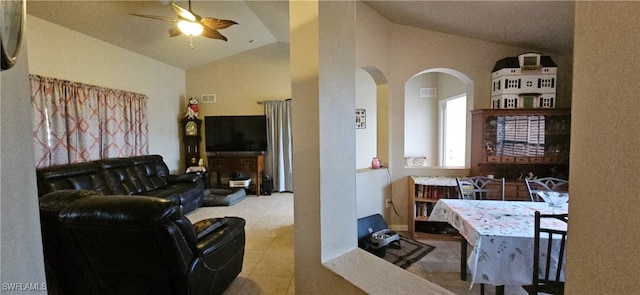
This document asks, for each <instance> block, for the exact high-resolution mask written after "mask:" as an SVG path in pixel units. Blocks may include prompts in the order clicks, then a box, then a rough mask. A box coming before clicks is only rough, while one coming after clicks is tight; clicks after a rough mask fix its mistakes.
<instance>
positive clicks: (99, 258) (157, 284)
mask: <svg viewBox="0 0 640 295" xmlns="http://www.w3.org/2000/svg"><path fill="white" fill-rule="evenodd" d="M59 221H60V222H61V224H62V225H63V226H64V227H65V228H66V230H67V232H68V235H69V237H70V238H71V240H72V241H73V243H74V249H77V251H76V253H73V254H71V255H73V256H75V257H74V259H80V260H82V262H83V263H80V264H78V267H82V268H84V269H83V270H82V272H83V273H85V274H86V275H85V277H86V278H88V279H89V280H92V282H91V285H92V286H93V287H94V288H95V293H96V294H221V293H223V292H224V290H225V289H226V288H227V287H228V286H229V284H231V282H232V281H233V280H234V279H235V278H236V277H237V276H238V274H239V273H240V271H241V270H242V262H243V258H244V245H245V231H244V226H245V220H244V219H242V218H239V217H224V218H212V219H208V220H203V221H199V222H197V223H196V224H192V223H191V222H190V221H189V220H188V219H187V218H186V217H184V216H183V215H182V213H181V210H180V208H179V206H177V205H176V204H175V203H174V202H171V201H168V200H165V199H161V198H155V197H143V198H132V197H130V196H120V195H108V196H100V195H95V196H86V197H84V198H82V199H79V200H76V201H74V202H71V203H70V204H69V205H68V206H66V207H65V208H64V209H63V210H62V211H61V212H60V214H59ZM210 225H213V226H210ZM209 231H210V232H209ZM207 232H208V233H207ZM205 233H206V234H205ZM198 236H201V237H198Z"/></svg>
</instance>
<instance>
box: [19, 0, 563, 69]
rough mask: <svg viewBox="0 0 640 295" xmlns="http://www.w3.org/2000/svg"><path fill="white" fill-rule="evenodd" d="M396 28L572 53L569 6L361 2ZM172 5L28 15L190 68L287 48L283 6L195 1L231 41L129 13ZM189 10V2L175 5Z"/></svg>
mask: <svg viewBox="0 0 640 295" xmlns="http://www.w3.org/2000/svg"><path fill="white" fill-rule="evenodd" d="M364 2H365V3H366V4H367V5H369V6H370V7H371V8H373V9H374V10H376V11H377V12H378V13H380V14H381V15H382V16H384V17H385V18H387V19H388V20H390V21H391V22H393V23H397V24H401V25H407V26H414V27H419V28H425V29H429V30H434V31H440V32H444V33H450V34H455V35H460V36H465V37H471V38H476V39H482V40H487V41H492V42H497V43H502V44H507V45H513V46H518V47H524V48H529V49H532V50H538V51H540V52H546V53H552V54H570V53H572V50H573V47H572V44H573V2H571V1H364ZM169 3H170V2H169V1H167V0H158V1H77V0H76V1H32V0H27V12H28V13H29V14H31V15H34V16H37V17H39V18H42V19H44V20H47V21H49V22H52V23H56V24H58V25H61V26H63V27H67V28H69V29H71V30H74V31H78V32H81V33H83V34H86V35H89V36H92V37H94V38H97V39H101V40H104V41H106V42H109V43H112V44H115V45H117V46H120V47H123V48H126V49H128V50H131V51H134V52H137V53H139V54H142V55H145V56H148V57H151V58H154V59H156V60H159V61H162V62H165V63H168V64H171V65H174V66H176V67H179V68H183V69H189V68H193V67H197V66H199V65H203V64H206V63H210V62H212V61H215V60H218V59H221V58H225V57H228V56H232V55H235V54H238V53H240V52H244V51H248V50H252V49H255V48H258V47H261V46H265V45H268V44H271V43H274V42H285V43H287V42H289V13H288V2H287V1H201V0H197V1H192V9H193V11H194V12H195V13H197V14H199V15H201V16H203V17H214V18H220V19H230V20H234V21H236V22H238V23H239V24H238V25H234V26H231V27H230V28H227V29H224V30H221V31H220V32H221V33H222V34H223V35H225V36H226V37H227V38H228V39H229V40H228V42H224V41H221V40H213V39H208V38H203V37H195V38H193V46H194V48H193V49H191V48H190V46H189V38H188V37H186V36H178V37H173V38H169V33H168V30H169V28H170V27H171V26H172V23H170V22H165V21H159V20H154V19H147V18H140V17H135V16H131V15H129V13H138V14H150V15H158V16H163V17H168V18H175V15H174V14H173V12H172V11H171V9H170V6H169ZM176 3H177V4H178V5H180V6H182V7H185V8H186V7H188V6H189V4H188V2H187V1H176Z"/></svg>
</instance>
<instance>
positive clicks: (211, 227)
mask: <svg viewBox="0 0 640 295" xmlns="http://www.w3.org/2000/svg"><path fill="white" fill-rule="evenodd" d="M224 222H225V221H224V218H209V219H204V220H200V221H198V222H196V223H194V224H193V231H194V232H195V233H196V238H197V239H200V238H202V237H204V236H206V235H208V234H210V233H212V232H214V231H216V230H217V229H218V228H220V227H221V226H223V225H224Z"/></svg>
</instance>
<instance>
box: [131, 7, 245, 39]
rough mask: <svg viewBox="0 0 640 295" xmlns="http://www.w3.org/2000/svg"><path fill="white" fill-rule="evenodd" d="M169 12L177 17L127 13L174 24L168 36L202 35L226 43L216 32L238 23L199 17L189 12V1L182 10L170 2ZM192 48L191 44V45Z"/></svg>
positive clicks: (223, 37)
mask: <svg viewBox="0 0 640 295" xmlns="http://www.w3.org/2000/svg"><path fill="white" fill-rule="evenodd" d="M171 10H173V12H175V14H176V15H177V19H172V18H168V17H164V16H157V15H147V14H137V13H129V14H130V15H134V16H139V17H146V18H151V19H156V20H162V21H168V22H173V23H176V25H175V26H174V27H172V28H171V29H169V36H170V37H175V36H179V35H181V34H185V35H187V36H189V37H193V36H198V35H202V36H204V37H207V38H212V39H219V40H224V41H227V37H225V36H223V35H222V34H220V32H218V30H222V29H226V28H228V27H230V26H232V25H237V24H238V23H237V22H235V21H232V20H226V19H217V18H212V17H200V16H199V15H197V14H195V13H194V12H193V10H191V0H189V9H184V8H182V7H180V6H178V4H176V3H175V2H171ZM191 47H192V48H193V44H191Z"/></svg>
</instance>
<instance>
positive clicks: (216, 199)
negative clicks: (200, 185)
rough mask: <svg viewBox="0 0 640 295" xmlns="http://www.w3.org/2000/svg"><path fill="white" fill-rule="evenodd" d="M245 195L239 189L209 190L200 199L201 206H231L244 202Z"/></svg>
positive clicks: (242, 190) (241, 189)
mask: <svg viewBox="0 0 640 295" xmlns="http://www.w3.org/2000/svg"><path fill="white" fill-rule="evenodd" d="M246 197H247V193H246V192H245V191H244V189H243V188H239V189H215V188H214V189H209V194H207V193H206V192H205V196H204V198H203V199H202V201H203V202H202V205H203V206H207V207H209V206H231V205H235V204H236V203H238V202H240V201H242V200H244V199H245V198H246Z"/></svg>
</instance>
